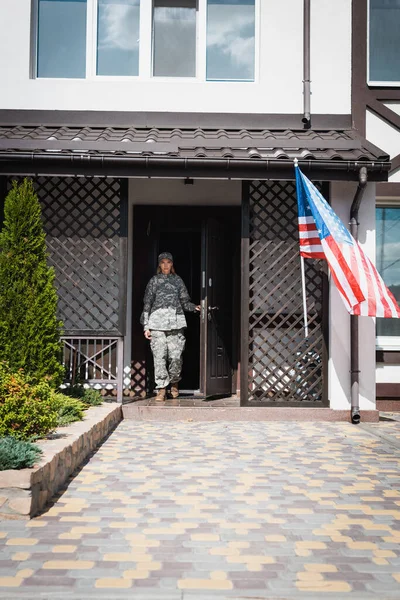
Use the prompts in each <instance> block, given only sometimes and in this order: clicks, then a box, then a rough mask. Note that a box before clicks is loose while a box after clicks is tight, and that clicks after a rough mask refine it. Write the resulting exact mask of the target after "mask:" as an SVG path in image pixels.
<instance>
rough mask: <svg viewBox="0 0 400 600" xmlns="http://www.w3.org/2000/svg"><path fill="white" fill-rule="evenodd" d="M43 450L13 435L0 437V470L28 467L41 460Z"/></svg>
mask: <svg viewBox="0 0 400 600" xmlns="http://www.w3.org/2000/svg"><path fill="white" fill-rule="evenodd" d="M41 454H42V450H41V449H40V448H39V447H38V446H36V444H32V443H31V442H23V441H21V440H16V439H15V438H13V437H5V438H1V439H0V471H6V470H7V469H26V468H30V467H33V466H34V464H35V463H36V462H37V461H38V460H39V457H40V455H41Z"/></svg>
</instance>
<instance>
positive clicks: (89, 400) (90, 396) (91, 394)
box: [82, 388, 103, 406]
mask: <svg viewBox="0 0 400 600" xmlns="http://www.w3.org/2000/svg"><path fill="white" fill-rule="evenodd" d="M82 402H83V403H84V404H86V405H87V406H100V404H103V396H102V395H101V394H100V392H99V391H98V390H94V389H92V388H87V389H85V392H84V394H83V396H82Z"/></svg>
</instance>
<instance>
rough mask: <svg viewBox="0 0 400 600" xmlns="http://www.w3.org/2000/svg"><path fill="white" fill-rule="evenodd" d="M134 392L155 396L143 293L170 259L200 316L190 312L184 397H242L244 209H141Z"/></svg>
mask: <svg viewBox="0 0 400 600" xmlns="http://www.w3.org/2000/svg"><path fill="white" fill-rule="evenodd" d="M133 240H134V243H133V319H132V321H133V323H132V324H133V327H132V329H133V331H132V388H133V391H134V394H135V397H138V398H146V397H151V396H152V395H153V390H154V373H153V361H152V355H151V352H150V348H149V344H148V343H147V342H146V340H145V339H144V336H143V331H142V327H141V326H140V323H139V320H140V314H141V311H142V303H143V295H144V290H145V287H146V285H147V282H148V281H149V279H150V278H151V277H152V275H154V273H155V271H156V266H157V256H158V254H159V253H160V252H165V251H168V252H171V253H172V255H173V256H174V266H175V269H176V272H177V273H178V274H179V275H180V276H181V277H182V279H183V281H184V282H185V285H186V287H187V289H188V292H189V295H190V297H191V299H192V301H193V302H194V303H195V304H201V307H202V310H201V313H200V314H199V313H194V314H192V313H185V316H186V320H187V325H188V326H187V329H186V347H185V351H184V356H183V371H182V380H181V383H180V390H181V393H182V395H183V396H186V397H188V398H190V397H195V398H204V399H206V398H214V397H222V396H229V395H231V394H235V393H236V392H237V388H238V385H237V382H238V370H239V341H240V333H239V327H240V207H236V206H229V207H214V206H202V207H188V206H179V207H178V206H169V207H168V206H158V205H157V206H143V205H135V207H134V227H133Z"/></svg>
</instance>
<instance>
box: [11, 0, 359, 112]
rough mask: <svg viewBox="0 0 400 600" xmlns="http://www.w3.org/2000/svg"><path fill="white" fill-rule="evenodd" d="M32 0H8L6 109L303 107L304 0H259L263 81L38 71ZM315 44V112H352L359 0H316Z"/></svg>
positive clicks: (145, 0)
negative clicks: (33, 57) (32, 72)
mask: <svg viewBox="0 0 400 600" xmlns="http://www.w3.org/2000/svg"><path fill="white" fill-rule="evenodd" d="M200 1H201V2H202V3H204V2H205V0H200ZM142 3H143V6H144V7H146V6H150V3H151V0H142ZM30 6H31V1H30V0H0V23H1V32H2V34H1V36H0V81H1V82H2V93H1V94H0V109H1V108H3V109H48V110H53V109H59V110H117V111H166V112H176V111H183V112H185V111H187V112H239V113H301V112H302V109H303V96H302V80H303V66H302V62H303V58H302V48H303V43H302V36H303V16H302V10H303V2H302V1H301V0H279V2H277V1H275V0H259V10H260V22H259V25H260V26H259V32H260V34H261V42H260V57H259V68H258V72H257V81H256V82H255V83H220V82H207V83H205V82H201V81H191V82H190V81H178V80H176V81H164V82H161V81H157V79H151V78H149V77H147V78H146V77H143V78H142V77H141V78H140V80H138V79H135V78H133V79H131V80H119V79H113V80H110V79H108V80H101V79H95V78H92V79H86V80H73V79H64V80H63V79H37V80H35V79H30V77H29V62H30V14H31V9H30ZM338 40H339V42H338ZM149 45H150V43H149ZM311 52H312V54H311V77H312V84H311V86H312V98H311V109H312V112H314V113H335V114H350V112H351V108H350V107H351V102H350V83H351V0H335V2H332V0H311ZM149 53H150V50H149ZM147 63H149V61H148V60H147Z"/></svg>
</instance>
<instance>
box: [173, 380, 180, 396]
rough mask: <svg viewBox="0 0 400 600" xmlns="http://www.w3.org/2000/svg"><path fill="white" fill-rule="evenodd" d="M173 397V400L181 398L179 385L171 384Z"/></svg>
mask: <svg viewBox="0 0 400 600" xmlns="http://www.w3.org/2000/svg"><path fill="white" fill-rule="evenodd" d="M171 396H172V397H173V398H178V396H179V388H178V384H177V383H172V384H171Z"/></svg>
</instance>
